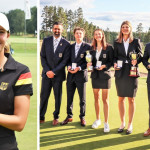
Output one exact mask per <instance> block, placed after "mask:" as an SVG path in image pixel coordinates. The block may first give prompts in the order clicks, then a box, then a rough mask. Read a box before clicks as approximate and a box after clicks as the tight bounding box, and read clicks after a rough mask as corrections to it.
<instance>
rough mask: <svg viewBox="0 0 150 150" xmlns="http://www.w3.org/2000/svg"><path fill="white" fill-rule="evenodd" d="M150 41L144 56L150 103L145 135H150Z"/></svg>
mask: <svg viewBox="0 0 150 150" xmlns="http://www.w3.org/2000/svg"><path fill="white" fill-rule="evenodd" d="M149 59H150V43H148V44H147V45H146V47H145V51H144V56H143V64H144V66H145V67H146V69H147V70H148V76H147V81H146V82H147V92H148V103H149V128H148V130H147V131H146V132H145V133H144V136H149V135H150V62H149Z"/></svg>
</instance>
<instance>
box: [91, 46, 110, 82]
mask: <svg viewBox="0 0 150 150" xmlns="http://www.w3.org/2000/svg"><path fill="white" fill-rule="evenodd" d="M90 53H91V55H92V65H93V67H95V66H96V62H97V59H96V51H95V50H93V51H91V52H90ZM99 61H102V65H106V68H104V69H103V70H96V69H94V71H93V72H92V73H91V78H100V79H110V78H111V72H110V70H109V69H110V67H111V66H112V64H113V47H112V46H110V45H108V46H107V48H106V50H102V52H101V54H100V57H99Z"/></svg>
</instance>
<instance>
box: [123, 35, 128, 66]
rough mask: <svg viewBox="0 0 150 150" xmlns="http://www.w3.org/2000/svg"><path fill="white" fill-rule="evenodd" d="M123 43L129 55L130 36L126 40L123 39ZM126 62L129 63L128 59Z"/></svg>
mask: <svg viewBox="0 0 150 150" xmlns="http://www.w3.org/2000/svg"><path fill="white" fill-rule="evenodd" d="M123 45H124V48H125V52H126V55H127V53H128V48H129V38H128V39H127V40H126V41H125V40H124V39H123ZM125 63H128V61H127V60H126V62H125Z"/></svg>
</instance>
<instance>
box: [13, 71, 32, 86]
mask: <svg viewBox="0 0 150 150" xmlns="http://www.w3.org/2000/svg"><path fill="white" fill-rule="evenodd" d="M26 84H32V76H31V72H27V73H23V74H21V75H20V77H19V79H18V80H17V82H16V84H15V86H20V85H26Z"/></svg>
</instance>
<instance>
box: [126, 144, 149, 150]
mask: <svg viewBox="0 0 150 150" xmlns="http://www.w3.org/2000/svg"><path fill="white" fill-rule="evenodd" d="M149 149H150V144H148V145H144V146H138V147H134V148H129V149H125V150H149Z"/></svg>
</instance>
